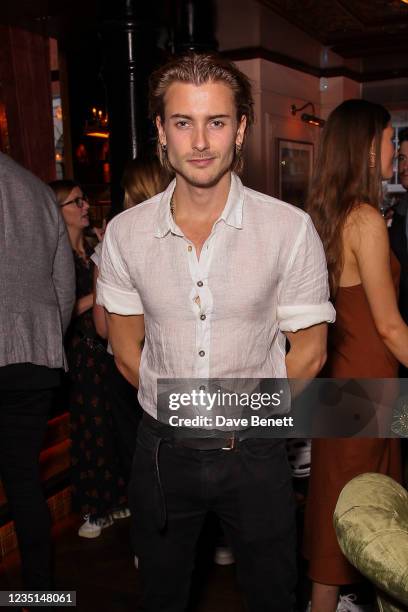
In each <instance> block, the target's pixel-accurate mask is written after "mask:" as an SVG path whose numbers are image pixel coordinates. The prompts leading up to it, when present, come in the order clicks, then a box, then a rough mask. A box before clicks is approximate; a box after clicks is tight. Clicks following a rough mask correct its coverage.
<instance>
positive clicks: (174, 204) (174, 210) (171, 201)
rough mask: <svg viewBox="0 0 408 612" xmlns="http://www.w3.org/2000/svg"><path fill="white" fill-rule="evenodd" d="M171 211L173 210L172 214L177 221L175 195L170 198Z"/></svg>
mask: <svg viewBox="0 0 408 612" xmlns="http://www.w3.org/2000/svg"><path fill="white" fill-rule="evenodd" d="M170 212H171V216H172V217H173V220H174V222H175V221H176V201H175V199H174V196H173V197H172V198H171V200H170Z"/></svg>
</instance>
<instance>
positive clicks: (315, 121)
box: [290, 102, 326, 127]
mask: <svg viewBox="0 0 408 612" xmlns="http://www.w3.org/2000/svg"><path fill="white" fill-rule="evenodd" d="M308 106H311V107H312V113H313V114H312V115H310V114H308V113H302V114H301V116H300V118H301V120H302V121H304V122H305V123H309V124H310V125H316V126H317V127H323V126H324V124H325V123H326V122H325V120H324V119H321V118H320V117H317V116H316V115H315V107H314V104H313V102H306V104H304V105H303V106H300V107H299V108H297V107H296V106H295V104H292V106H291V107H290V112H291V113H292V115H296V113H298V112H300V111H302V110H304V109H305V108H307V107H308Z"/></svg>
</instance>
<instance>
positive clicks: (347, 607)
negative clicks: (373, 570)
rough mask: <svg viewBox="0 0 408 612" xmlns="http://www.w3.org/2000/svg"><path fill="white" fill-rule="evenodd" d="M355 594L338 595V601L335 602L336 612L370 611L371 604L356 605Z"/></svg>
mask: <svg viewBox="0 0 408 612" xmlns="http://www.w3.org/2000/svg"><path fill="white" fill-rule="evenodd" d="M356 599H357V595H354V593H350V594H349V595H340V598H339V603H338V604H337V612H372V611H373V607H372V606H371V605H364V606H361V605H357V604H356V603H354V602H355V601H356Z"/></svg>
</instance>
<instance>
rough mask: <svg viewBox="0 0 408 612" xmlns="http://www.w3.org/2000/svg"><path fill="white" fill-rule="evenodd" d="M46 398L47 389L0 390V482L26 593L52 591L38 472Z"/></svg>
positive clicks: (48, 404)
mask: <svg viewBox="0 0 408 612" xmlns="http://www.w3.org/2000/svg"><path fill="white" fill-rule="evenodd" d="M22 386H23V385H22ZM52 397H53V390H52V389H26V390H15V389H4V388H1V385H0V477H1V479H2V482H3V486H4V490H5V492H6V496H7V499H8V503H9V506H10V510H11V514H12V518H13V519H14V524H15V529H16V533H17V539H18V544H19V548H20V553H21V560H22V569H23V584H24V588H25V589H28V590H46V589H51V588H52V587H53V582H52V571H51V550H50V549H51V536H50V517H49V512H48V507H47V504H46V501H45V498H44V494H43V492H42V486H41V479H40V472H39V455H40V451H41V447H42V443H43V439H44V434H45V430H46V427H47V418H48V414H49V411H50V407H51V402H52Z"/></svg>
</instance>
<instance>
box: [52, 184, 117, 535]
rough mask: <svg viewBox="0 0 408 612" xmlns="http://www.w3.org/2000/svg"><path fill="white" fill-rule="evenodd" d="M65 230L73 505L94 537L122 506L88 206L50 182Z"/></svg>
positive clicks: (71, 190)
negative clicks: (69, 255) (72, 285)
mask: <svg viewBox="0 0 408 612" xmlns="http://www.w3.org/2000/svg"><path fill="white" fill-rule="evenodd" d="M50 186H51V188H52V189H53V191H54V193H55V195H56V197H57V202H58V204H59V206H60V208H61V212H62V215H63V217H64V220H65V224H66V226H67V230H68V235H69V239H70V242H71V246H72V250H73V255H74V261H75V270H76V296H77V301H76V304H75V309H74V313H73V318H72V322H71V326H70V329H69V331H68V334H67V338H66V350H67V357H68V364H69V381H70V390H69V401H70V404H69V409H70V417H71V440H72V447H71V477H72V486H73V500H74V504H75V506H76V509H77V510H78V511H79V512H80V513H81V515H82V516H83V518H84V523H83V525H82V526H81V527H80V529H79V532H78V534H79V535H80V536H82V537H86V538H96V537H98V536H99V535H100V533H101V531H102V529H103V528H104V527H108V526H109V525H111V524H112V522H113V519H112V517H114V516H115V514H117V513H118V514H120V513H121V512H123V509H124V508H125V506H126V502H127V499H126V494H125V483H124V480H123V478H122V476H121V475H120V473H119V466H118V460H117V456H118V453H117V452H116V449H115V448H114V436H113V430H112V422H111V415H110V407H109V403H108V401H107V393H106V372H107V363H108V356H107V353H106V342H105V340H103V339H102V338H100V336H98V334H97V332H96V329H95V325H94V322H93V317H92V306H93V268H94V264H93V262H92V261H91V255H92V253H93V249H92V247H91V246H90V244H89V243H88V241H87V239H86V237H85V230H86V228H88V227H89V224H90V222H89V203H88V200H87V198H86V196H85V195H84V194H83V191H82V189H81V187H80V186H79V185H78V184H77V183H76V182H74V181H70V180H63V181H54V182H53V183H50Z"/></svg>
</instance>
